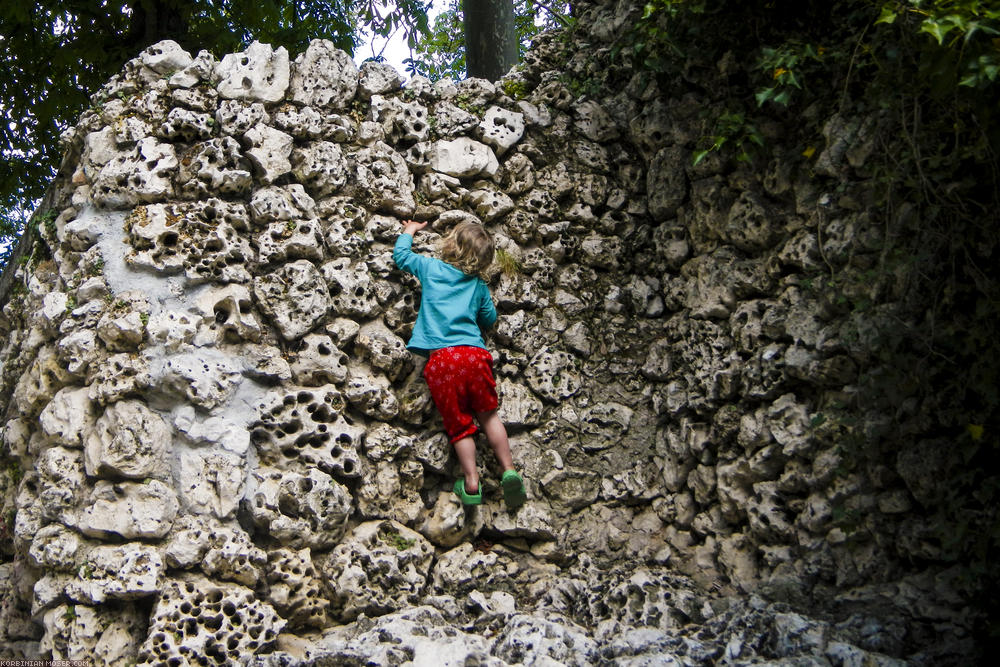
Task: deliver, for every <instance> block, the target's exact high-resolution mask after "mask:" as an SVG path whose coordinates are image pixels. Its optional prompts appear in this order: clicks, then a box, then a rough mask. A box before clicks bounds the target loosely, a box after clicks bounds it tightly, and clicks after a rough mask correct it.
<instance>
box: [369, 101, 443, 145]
mask: <svg viewBox="0 0 1000 667" xmlns="http://www.w3.org/2000/svg"><path fill="white" fill-rule="evenodd" d="M373 102H374V100H373ZM397 107H398V110H397V112H396V115H395V117H394V118H393V136H394V138H395V139H396V140H397V141H402V142H405V143H406V144H408V143H410V142H414V141H424V140H425V139H427V134H428V132H429V131H430V124H429V123H428V120H427V107H425V106H424V105H423V104H420V103H419V102H398V101H397Z"/></svg>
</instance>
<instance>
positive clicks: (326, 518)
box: [244, 467, 353, 549]
mask: <svg viewBox="0 0 1000 667" xmlns="http://www.w3.org/2000/svg"><path fill="white" fill-rule="evenodd" d="M253 479H254V480H255V483H256V489H255V490H254V491H253V493H252V494H251V495H250V496H249V497H248V498H247V499H246V500H245V501H244V507H245V509H246V511H247V513H248V514H249V516H250V517H251V518H252V520H253V523H254V526H256V527H257V528H258V529H259V530H261V531H263V532H265V533H266V534H268V535H270V536H271V537H272V538H274V539H276V540H278V541H279V542H280V543H281V544H286V545H288V546H291V547H295V548H302V547H309V548H312V549H328V548H330V547H332V546H333V545H335V544H337V543H338V542H339V541H340V538H341V537H342V536H343V535H344V530H345V529H346V527H347V520H348V519H349V518H350V516H351V511H352V509H353V507H352V505H353V501H352V498H351V492H350V491H349V490H348V489H347V487H345V486H344V485H342V484H340V483H338V482H337V481H335V480H334V479H332V478H331V477H330V476H329V475H327V474H326V473H324V472H321V471H319V470H312V469H311V470H308V471H306V472H304V473H299V472H291V471H282V470H278V469H275V468H266V467H262V468H258V469H257V470H255V471H254V472H253Z"/></svg>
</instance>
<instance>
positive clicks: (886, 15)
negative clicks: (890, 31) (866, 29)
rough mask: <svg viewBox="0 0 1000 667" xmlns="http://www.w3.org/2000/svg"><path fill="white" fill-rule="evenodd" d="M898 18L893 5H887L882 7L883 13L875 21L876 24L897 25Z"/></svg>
mask: <svg viewBox="0 0 1000 667" xmlns="http://www.w3.org/2000/svg"><path fill="white" fill-rule="evenodd" d="M897 16H898V14H897V13H896V10H895V9H894V6H893V3H886V4H884V5H882V12H881V13H880V14H879V17H878V18H877V19H875V23H895V22H896V17H897Z"/></svg>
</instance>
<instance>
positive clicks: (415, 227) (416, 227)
mask: <svg viewBox="0 0 1000 667" xmlns="http://www.w3.org/2000/svg"><path fill="white" fill-rule="evenodd" d="M426 226H427V223H426V222H417V221H416V220H403V233H404V234H409V235H410V236H413V235H414V234H416V233H417V232H419V231H420V230H421V229H423V228H424V227H426Z"/></svg>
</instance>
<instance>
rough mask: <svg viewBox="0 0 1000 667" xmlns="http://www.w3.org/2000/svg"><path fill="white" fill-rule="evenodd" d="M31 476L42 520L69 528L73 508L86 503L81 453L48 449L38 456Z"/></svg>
mask: <svg viewBox="0 0 1000 667" xmlns="http://www.w3.org/2000/svg"><path fill="white" fill-rule="evenodd" d="M34 473H35V474H37V479H36V482H37V491H36V493H37V495H36V499H37V502H38V504H39V506H40V507H39V509H40V510H41V513H42V516H44V517H45V518H49V519H53V520H56V521H62V522H63V523H66V524H67V525H72V523H73V521H74V519H75V518H76V508H77V507H78V506H80V505H82V504H84V503H85V502H86V501H85V497H86V494H87V490H88V488H87V486H86V483H85V477H84V468H83V452H81V451H80V450H79V449H66V448H65V447H58V446H54V447H49V448H47V449H45V450H44V451H42V452H41V453H40V454H39V455H38V459H37V460H36V462H35V470H34Z"/></svg>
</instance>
